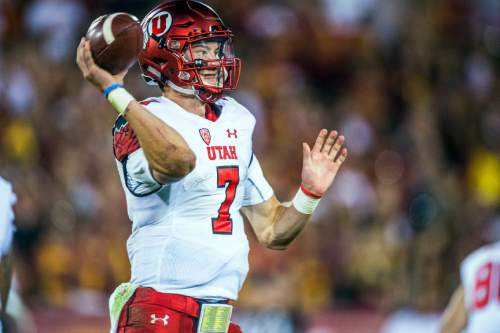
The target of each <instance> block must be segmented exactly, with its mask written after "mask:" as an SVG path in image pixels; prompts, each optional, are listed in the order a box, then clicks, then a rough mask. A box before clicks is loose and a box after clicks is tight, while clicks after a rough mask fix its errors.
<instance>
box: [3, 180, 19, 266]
mask: <svg viewBox="0 0 500 333" xmlns="http://www.w3.org/2000/svg"><path fill="white" fill-rule="evenodd" d="M15 204H16V195H15V194H14V192H13V190H12V185H11V184H10V183H9V182H8V181H6V180H5V179H3V178H2V177H0V260H1V257H2V256H3V255H5V254H7V252H8V251H9V249H10V246H11V243H12V237H13V235H14V231H15V227H14V210H13V207H14V205H15Z"/></svg>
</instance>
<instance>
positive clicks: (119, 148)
mask: <svg viewBox="0 0 500 333" xmlns="http://www.w3.org/2000/svg"><path fill="white" fill-rule="evenodd" d="M140 147H141V145H140V144H139V140H138V139H137V137H136V136H135V133H134V131H133V130H132V128H131V127H130V125H129V124H128V122H127V120H126V119H125V118H124V117H122V116H119V117H118V119H116V122H115V126H114V127H113V153H114V154H115V158H116V159H117V160H118V161H120V162H122V161H123V159H125V158H126V157H127V156H128V155H130V154H132V153H133V152H134V151H136V150H137V149H139V148H140Z"/></svg>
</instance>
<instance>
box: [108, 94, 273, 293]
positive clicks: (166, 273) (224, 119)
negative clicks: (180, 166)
mask: <svg viewBox="0 0 500 333" xmlns="http://www.w3.org/2000/svg"><path fill="white" fill-rule="evenodd" d="M143 105H144V106H145V108H146V109H147V110H148V111H149V112H151V113H153V114H154V115H155V116H157V117H158V118H160V119H161V120H162V121H164V122H165V123H167V124H168V125H169V126H171V127H173V128H174V129H175V130H176V131H177V132H178V133H179V134H180V135H182V137H183V138H184V139H185V140H186V142H187V143H188V145H189V147H190V148H191V149H192V151H193V152H194V153H195V155H196V167H195V168H194V170H193V171H192V172H191V173H189V174H188V175H187V176H186V177H184V178H183V179H181V180H180V181H178V182H174V183H172V184H169V185H164V186H162V185H160V184H158V183H157V182H156V181H155V180H154V179H153V177H152V176H151V173H150V170H149V166H148V162H147V160H146V158H145V156H144V152H143V150H142V148H140V146H139V143H138V141H137V138H136V137H135V135H134V134H133V131H132V129H131V128H130V127H129V126H128V124H127V123H126V121H125V119H124V118H121V117H120V118H118V120H117V122H116V124H115V128H114V130H113V133H114V151H115V157H116V160H117V161H116V163H117V166H118V171H119V174H120V178H121V182H122V185H123V188H124V190H125V194H126V199H127V207H128V215H129V217H130V219H131V220H132V223H133V224H132V235H131V236H130V237H129V239H128V242H127V250H128V255H129V259H130V263H131V266H132V277H131V282H132V283H136V284H138V285H141V286H144V287H152V288H154V289H156V290H157V291H160V292H169V293H176V294H182V295H187V296H192V297H197V298H217V297H219V298H228V299H236V298H237V294H238V292H239V290H240V288H241V286H242V284H243V281H244V280H245V278H246V275H247V272H248V250H249V247H248V240H247V237H246V235H245V232H244V227H243V219H242V216H241V214H240V208H241V207H242V206H248V205H255V204H259V203H262V202H264V201H265V200H267V199H269V198H270V197H271V196H272V194H273V190H272V188H271V187H270V186H269V184H268V183H267V181H266V179H265V178H264V176H263V174H262V170H261V168H260V165H259V162H258V160H257V158H256V157H255V155H254V154H253V151H252V133H253V130H254V126H255V118H254V116H253V115H252V114H251V113H250V112H249V111H248V110H247V109H245V108H244V107H243V106H241V105H240V104H238V103H237V102H236V101H235V100H234V99H232V98H228V97H227V98H223V99H221V100H219V101H218V102H217V104H216V105H215V106H214V109H215V110H217V111H218V112H219V116H218V118H217V119H216V120H215V121H211V120H208V119H206V118H203V117H200V116H197V115H195V114H192V113H189V112H187V111H185V110H184V109H182V108H181V107H180V106H178V105H177V104H175V103H174V102H173V101H171V100H169V99H167V98H165V97H158V98H151V99H148V100H146V101H145V102H143ZM212 115H213V114H212Z"/></svg>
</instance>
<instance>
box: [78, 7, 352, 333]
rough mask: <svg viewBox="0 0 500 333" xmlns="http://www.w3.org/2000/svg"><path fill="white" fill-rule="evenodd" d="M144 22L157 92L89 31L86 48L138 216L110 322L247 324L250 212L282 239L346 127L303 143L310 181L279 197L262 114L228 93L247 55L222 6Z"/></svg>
mask: <svg viewBox="0 0 500 333" xmlns="http://www.w3.org/2000/svg"><path fill="white" fill-rule="evenodd" d="M104 24H106V23H104ZM108 24H109V23H108ZM142 27H143V30H144V49H143V50H142V52H141V53H140V55H139V63H140V67H141V70H142V72H143V77H144V78H145V80H146V82H148V83H149V84H154V85H157V86H158V87H159V88H160V89H161V92H162V94H161V96H159V97H153V98H149V99H146V100H145V101H143V102H138V101H136V99H135V98H134V97H133V96H132V95H131V94H130V93H129V92H128V91H127V90H126V89H125V88H124V87H123V86H122V82H123V81H122V79H123V76H124V74H125V73H122V74H121V75H117V76H112V75H111V74H110V73H108V72H107V71H105V70H103V69H102V68H100V67H98V66H97V65H96V64H95V63H94V60H93V58H92V54H91V51H90V45H89V41H87V40H85V39H84V38H82V40H81V43H80V45H79V46H78V50H77V63H78V65H79V68H80V70H81V72H82V74H83V76H84V78H85V79H87V80H88V81H90V82H91V83H93V84H94V85H95V86H96V87H97V88H98V89H100V90H101V91H102V92H103V94H104V95H105V96H106V98H107V99H108V101H109V102H110V103H111V104H112V105H113V107H114V108H115V109H116V111H117V112H118V113H119V117H118V119H117V121H116V124H115V126H114V128H113V140H114V155H115V158H116V164H117V167H118V172H119V175H120V179H121V182H122V185H123V188H124V191H125V195H126V200H127V207H128V214H129V217H130V219H131V221H132V234H131V236H130V237H129V239H128V242H127V250H128V254H129V259H130V263H131V267H132V276H131V281H130V283H127V284H123V285H121V286H120V287H118V288H117V290H115V292H114V293H113V295H112V296H111V299H110V312H111V319H112V328H111V331H112V332H141V333H143V332H172V333H173V332H176V333H177V332H240V329H239V327H238V326H237V325H236V324H233V323H231V322H230V317H231V311H232V306H231V305H230V304H229V303H230V302H231V301H232V300H235V299H236V298H237V295H238V292H239V290H240V288H241V286H242V284H243V281H244V280H245V277H246V275H247V272H248V250H249V248H248V241H247V238H246V235H245V232H244V228H243V216H245V217H246V218H247V219H248V221H249V222H250V225H251V226H252V228H253V230H254V231H255V234H256V235H257V237H258V239H259V241H260V242H261V243H262V244H263V245H264V246H267V247H268V248H271V249H279V250H282V249H285V248H286V247H287V246H288V245H289V244H290V243H291V242H292V241H293V240H294V239H295V238H296V237H297V235H299V233H300V232H301V230H302V229H303V228H304V226H305V225H306V224H307V222H308V221H309V219H310V217H311V214H312V213H313V211H314V209H315V208H316V206H317V205H318V203H319V201H320V198H321V197H322V196H323V195H324V194H325V192H326V191H327V190H328V189H329V188H330V186H331V184H332V182H333V180H334V178H335V176H336V174H337V172H338V170H339V168H340V166H341V165H342V163H343V162H344V161H345V159H346V156H347V150H346V148H345V147H343V146H344V137H343V136H341V135H339V134H338V133H337V131H330V132H328V131H327V130H326V129H323V130H321V131H320V132H319V135H318V137H317V139H316V141H315V143H314V145H313V147H312V148H311V147H310V146H309V145H308V144H306V143H303V168H302V184H300V186H298V187H299V188H298V190H297V194H296V195H295V197H294V198H293V200H292V201H291V202H289V203H281V202H279V201H278V200H277V199H276V197H275V196H274V195H273V190H272V188H271V186H269V184H268V182H267V181H266V179H265V177H264V175H263V173H262V170H261V167H260V165H259V161H258V159H257V157H256V156H255V154H254V153H253V148H252V133H253V130H254V126H255V118H254V116H253V115H252V114H251V113H250V112H249V111H248V110H247V109H246V108H245V107H243V106H242V105H240V104H239V103H238V102H237V101H236V100H234V99H233V98H230V97H226V96H224V95H223V93H224V92H225V91H227V90H231V89H235V88H236V87H237V84H238V79H239V74H240V60H239V59H238V58H236V57H235V55H234V51H233V34H232V33H231V31H230V30H229V29H228V28H227V27H226V25H225V24H224V23H223V22H222V20H221V18H220V17H219V15H218V14H217V13H216V12H215V11H214V10H213V9H211V8H210V7H209V6H207V5H205V4H203V3H201V2H198V1H186V0H175V1H171V2H167V3H164V4H162V5H159V6H157V7H156V8H154V9H153V10H152V11H151V12H149V13H148V14H147V15H146V17H145V18H144V19H143V21H142Z"/></svg>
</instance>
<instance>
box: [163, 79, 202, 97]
mask: <svg viewBox="0 0 500 333" xmlns="http://www.w3.org/2000/svg"><path fill="white" fill-rule="evenodd" d="M167 86H169V87H170V88H172V89H174V90H175V91H177V92H178V93H181V94H184V95H196V90H194V88H193V87H190V88H183V87H179V86H178V85H176V84H175V83H173V82H172V81H167Z"/></svg>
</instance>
